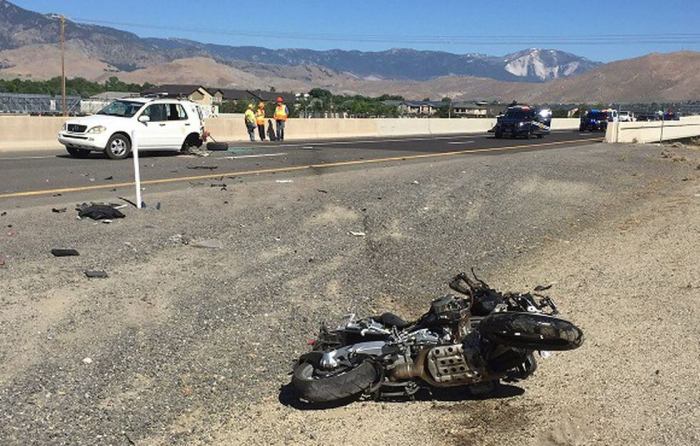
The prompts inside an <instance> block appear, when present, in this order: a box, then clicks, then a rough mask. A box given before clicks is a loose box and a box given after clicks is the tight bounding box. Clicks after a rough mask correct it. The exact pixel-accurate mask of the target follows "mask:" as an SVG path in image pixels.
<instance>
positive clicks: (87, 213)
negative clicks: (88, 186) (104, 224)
mask: <svg viewBox="0 0 700 446" xmlns="http://www.w3.org/2000/svg"><path fill="white" fill-rule="evenodd" d="M75 210H76V211H78V218H85V217H87V218H91V219H93V220H114V219H117V218H124V217H125V215H124V214H122V213H121V212H120V211H119V210H118V209H115V207H114V206H113V205H111V204H96V203H90V204H87V203H83V204H81V205H79V206H78V207H77V208H75Z"/></svg>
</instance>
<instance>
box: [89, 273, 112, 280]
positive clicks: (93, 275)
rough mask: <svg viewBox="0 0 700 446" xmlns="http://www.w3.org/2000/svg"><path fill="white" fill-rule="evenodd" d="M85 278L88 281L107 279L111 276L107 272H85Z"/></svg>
mask: <svg viewBox="0 0 700 446" xmlns="http://www.w3.org/2000/svg"><path fill="white" fill-rule="evenodd" d="M85 277H87V278H88V279H106V278H107V277H109V276H108V275H107V273H106V272H105V271H85Z"/></svg>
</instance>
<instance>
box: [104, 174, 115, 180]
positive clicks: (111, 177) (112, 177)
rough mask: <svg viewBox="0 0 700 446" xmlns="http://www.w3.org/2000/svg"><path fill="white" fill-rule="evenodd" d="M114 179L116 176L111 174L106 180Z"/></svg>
mask: <svg viewBox="0 0 700 446" xmlns="http://www.w3.org/2000/svg"><path fill="white" fill-rule="evenodd" d="M113 179H114V176H112V175H110V176H108V177H107V178H105V181H110V180H113Z"/></svg>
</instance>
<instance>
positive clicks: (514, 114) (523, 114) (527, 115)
mask: <svg viewBox="0 0 700 446" xmlns="http://www.w3.org/2000/svg"><path fill="white" fill-rule="evenodd" d="M533 116H534V113H533V112H532V110H523V109H522V108H509V109H508V111H507V112H506V118H512V119H531V118H532V117H533Z"/></svg>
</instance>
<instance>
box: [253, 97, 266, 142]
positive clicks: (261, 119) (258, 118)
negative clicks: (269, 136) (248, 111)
mask: <svg viewBox="0 0 700 446" xmlns="http://www.w3.org/2000/svg"><path fill="white" fill-rule="evenodd" d="M255 123H256V124H257V125H258V135H260V141H265V103H264V102H261V103H259V104H258V111H256V112H255Z"/></svg>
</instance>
